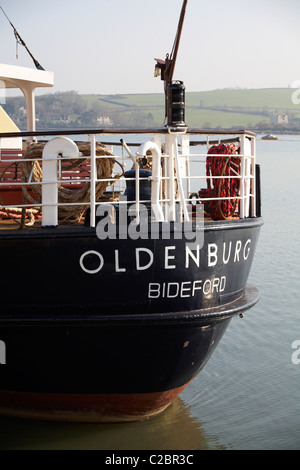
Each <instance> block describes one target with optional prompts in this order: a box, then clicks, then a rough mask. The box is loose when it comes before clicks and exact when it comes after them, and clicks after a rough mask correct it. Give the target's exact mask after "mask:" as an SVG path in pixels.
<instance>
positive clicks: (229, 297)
mask: <svg viewBox="0 0 300 470" xmlns="http://www.w3.org/2000/svg"><path fill="white" fill-rule="evenodd" d="M260 225H261V220H260V219H252V221H250V220H248V221H231V222H224V223H222V222H221V223H212V224H208V225H206V226H205V237H204V246H203V248H202V249H201V250H200V257H199V258H197V259H196V257H194V258H191V257H188V258H187V253H186V251H185V244H186V241H185V240H175V239H173V240H172V239H171V240H136V241H132V240H107V241H105V242H104V241H101V240H99V239H98V238H97V237H95V233H93V232H92V230H91V229H88V228H85V227H82V228H80V229H75V231H74V229H73V231H68V229H58V230H55V229H53V230H52V231H51V229H46V230H45V229H41V230H37V231H32V232H28V235H25V236H24V233H22V243H21V242H20V234H18V233H17V231H16V232H15V233H14V234H13V236H12V234H11V233H10V236H9V237H6V236H5V234H4V235H1V239H0V246H1V247H2V250H1V251H2V253H3V255H2V256H3V257H4V258H6V264H4V265H5V266H7V267H8V269H7V272H6V275H7V279H10V277H11V276H13V279H14V283H13V284H12V285H10V284H9V283H8V285H7V289H6V296H5V298H4V299H3V302H2V306H1V314H0V339H1V340H2V341H3V342H4V343H5V346H6V363H5V365H3V366H1V370H0V412H1V413H4V414H9V415H16V416H25V417H33V418H42V419H55V420H59V419H62V420H72V421H125V420H136V419H141V418H144V417H147V416H151V415H154V414H157V413H159V412H161V411H162V410H163V409H165V408H166V407H167V406H168V405H169V404H170V403H171V402H172V401H173V400H174V398H175V397H176V396H177V395H178V394H179V393H181V391H182V390H183V389H184V388H185V387H186V386H187V385H188V384H189V383H190V382H191V380H193V378H194V377H195V376H196V375H197V374H198V373H199V372H200V371H201V370H202V368H203V367H204V365H205V364H206V362H207V360H208V359H209V357H210V355H211V354H212V352H213V350H214V349H215V347H216V346H217V344H218V342H219V341H220V339H221V337H222V335H223V334H224V331H225V330H226V328H227V326H228V324H229V322H230V319H231V318H232V317H233V316H235V315H238V314H241V313H242V312H244V311H245V310H247V309H249V308H251V306H252V305H254V304H255V303H256V302H257V301H258V298H259V294H258V291H257V290H256V289H255V288H253V287H251V286H248V285H247V279H248V275H249V272H250V268H251V264H252V260H253V256H254V252H255V246H256V243H257V239H258V234H259V230H260ZM37 242H38V243H37ZM209 246H210V248H209ZM21 247H22V248H21ZM166 247H171V248H167V253H168V256H169V257H167V259H166ZM136 248H142V249H144V251H143V250H141V251H139V255H141V254H143V255H145V254H146V255H147V256H148V258H147V257H144V258H142V257H140V258H137V256H136V253H137V252H136ZM145 249H147V250H145ZM91 250H92V251H93V253H92V256H90V258H89V259H88V257H86V258H85V259H84V263H85V264H84V263H81V264H80V262H79V259H80V257H81V255H82V254H83V253H85V252H87V251H91ZM116 250H117V251H118V255H117V260H116ZM209 250H210V251H209ZM222 250H223V252H222ZM224 250H225V251H224ZM95 252H97V253H101V255H102V259H103V261H104V262H103V266H102V267H101V269H99V267H100V264H99V259H100V258H99V256H98V255H95ZM149 254H150V258H151V256H152V258H151V259H152V263H151V264H150V261H151V259H150V258H149ZM87 256H88V255H87ZM12 257H13V262H12V261H10V262H9V259H10V260H11V258H12ZM224 260H225V262H224ZM100 261H101V259H100ZM97 263H98V264H97ZM40 265H43V272H47V276H46V278H41V277H40V276H39V274H38V266H40ZM59 266H60V268H59V269H58V267H59ZM82 266H83V267H84V269H82ZM145 266H148V268H147V269H145ZM173 266H174V267H173ZM140 268H142V269H140ZM25 272H26V273H27V276H24V274H25ZM28 272H30V274H31V275H30V276H29V275H28ZM69 282H71V283H72V286H70V285H69ZM16 285H18V289H19V295H18V298H16V295H13V293H14V292H15V286H16ZM12 299H13V300H12Z"/></svg>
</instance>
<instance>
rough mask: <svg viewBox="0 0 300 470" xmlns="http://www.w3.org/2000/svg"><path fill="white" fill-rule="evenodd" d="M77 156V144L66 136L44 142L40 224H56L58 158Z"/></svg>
mask: <svg viewBox="0 0 300 470" xmlns="http://www.w3.org/2000/svg"><path fill="white" fill-rule="evenodd" d="M78 156H79V150H78V147H77V145H76V144H75V142H73V141H72V140H71V139H68V138H67V137H55V138H54V139H52V140H49V142H47V143H46V145H45V147H44V149H43V176H42V207H43V210H42V226H57V225H58V192H57V186H58V179H57V176H58V175H57V171H58V163H57V162H58V159H59V158H61V157H69V158H77V157H78Z"/></svg>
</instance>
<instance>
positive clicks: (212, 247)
mask: <svg viewBox="0 0 300 470" xmlns="http://www.w3.org/2000/svg"><path fill="white" fill-rule="evenodd" d="M200 248H201V247H200V246H199V245H197V246H196V248H193V249H191V248H190V247H189V246H188V244H186V246H185V258H184V260H183V261H181V263H182V264H183V265H184V267H185V268H186V269H189V268H190V267H197V268H200V267H201V266H203V265H204V264H205V265H206V266H207V267H214V266H216V265H217V264H221V263H222V264H223V265H226V264H228V263H229V262H231V263H232V262H233V263H239V262H243V261H246V260H247V259H248V257H249V253H250V250H251V239H250V238H249V239H248V240H246V241H245V242H242V241H241V240H236V241H235V242H232V241H229V242H223V244H222V245H217V244H216V243H208V245H207V256H203V255H202V254H201V256H200V253H201V249H200ZM122 254H123V253H122V251H120V250H118V249H116V250H114V261H113V263H111V262H110V263H109V264H110V266H114V271H115V272H116V273H126V272H127V269H128V271H129V268H128V266H126V264H125V261H124V259H122ZM178 254H179V249H178V247H176V246H175V245H170V246H168V245H167V246H165V247H164V251H163V256H162V257H161V258H162V259H160V260H159V263H161V267H162V268H163V269H165V270H169V269H176V268H180V262H179V259H178ZM133 259H134V263H131V270H132V269H135V270H136V271H146V270H147V269H149V268H150V267H151V266H152V265H153V263H154V262H155V258H154V252H153V251H152V250H151V249H149V248H146V247H139V248H135V249H134V257H133ZM89 260H90V261H89ZM89 263H90V266H89ZM79 264H80V266H81V269H82V270H83V271H84V272H86V273H87V274H97V273H98V272H100V271H101V270H102V268H103V267H104V266H105V259H104V255H103V254H101V253H100V252H98V251H94V250H89V251H85V252H84V253H83V254H82V255H81V257H80V259H79Z"/></svg>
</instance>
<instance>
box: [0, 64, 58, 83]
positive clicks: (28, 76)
mask: <svg viewBox="0 0 300 470" xmlns="http://www.w3.org/2000/svg"><path fill="white" fill-rule="evenodd" d="M0 80H2V82H4V84H5V87H6V88H21V89H22V88H26V87H28V86H29V87H31V88H37V87H52V86H53V85H54V77H53V72H47V71H46V70H38V69H33V68H29V67H19V66H18V65H8V64H0Z"/></svg>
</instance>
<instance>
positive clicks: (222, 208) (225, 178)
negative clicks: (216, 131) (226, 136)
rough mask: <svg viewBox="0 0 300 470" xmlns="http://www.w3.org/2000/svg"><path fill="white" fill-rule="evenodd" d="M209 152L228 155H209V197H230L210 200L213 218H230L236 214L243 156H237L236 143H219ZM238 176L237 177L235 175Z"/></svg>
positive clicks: (207, 169) (207, 161) (207, 167)
mask: <svg viewBox="0 0 300 470" xmlns="http://www.w3.org/2000/svg"><path fill="white" fill-rule="evenodd" d="M207 153H208V154H222V155H228V157H227V158H226V157H224V156H222V157H220V158H219V157H213V156H207V160H206V176H207V197H209V198H216V197H217V198H229V199H222V200H217V201H216V200H215V201H209V206H210V215H211V218H212V219H213V220H224V219H230V218H232V217H233V216H234V212H235V211H236V208H237V204H238V196H239V192H240V178H238V176H239V174H240V164H241V158H240V157H238V156H236V155H237V154H238V153H239V147H237V146H236V145H234V144H219V145H214V146H212V147H211V148H210V149H209V151H208V152H207ZM216 176H221V178H215V177H216ZM234 176H236V177H234Z"/></svg>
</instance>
